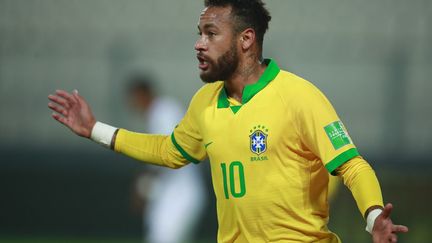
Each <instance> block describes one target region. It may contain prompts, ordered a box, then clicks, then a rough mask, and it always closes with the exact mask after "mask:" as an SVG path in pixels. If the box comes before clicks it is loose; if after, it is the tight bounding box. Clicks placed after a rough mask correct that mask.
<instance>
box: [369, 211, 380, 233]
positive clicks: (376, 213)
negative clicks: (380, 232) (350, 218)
mask: <svg viewBox="0 0 432 243" xmlns="http://www.w3.org/2000/svg"><path fill="white" fill-rule="evenodd" d="M382 211H383V210H382V209H381V208H375V209H373V210H371V211H370V212H369V213H368V215H367V217H366V231H367V232H369V233H370V234H372V229H373V227H374V224H375V220H376V218H377V217H378V216H379V215H380V214H381V213H382Z"/></svg>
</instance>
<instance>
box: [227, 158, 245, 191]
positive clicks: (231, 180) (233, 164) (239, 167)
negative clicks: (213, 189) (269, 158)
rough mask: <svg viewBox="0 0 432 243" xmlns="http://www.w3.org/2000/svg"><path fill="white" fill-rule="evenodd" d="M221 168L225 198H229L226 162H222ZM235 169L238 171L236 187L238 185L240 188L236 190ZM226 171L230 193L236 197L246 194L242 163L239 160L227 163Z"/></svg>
mask: <svg viewBox="0 0 432 243" xmlns="http://www.w3.org/2000/svg"><path fill="white" fill-rule="evenodd" d="M221 168H222V177H223V187H224V193H225V198H226V199H229V192H228V182H227V166H226V164H225V163H222V164H221ZM236 168H237V169H236ZM235 171H237V173H238V182H239V183H240V186H237V188H238V187H240V188H238V189H240V190H239V191H237V190H236V185H235V180H234V176H235ZM228 172H229V189H230V192H231V195H232V196H233V197H236V198H238V197H243V196H244V195H245V194H246V185H245V178H244V169H243V164H242V163H241V162H240V161H233V162H231V164H230V165H229V170H228Z"/></svg>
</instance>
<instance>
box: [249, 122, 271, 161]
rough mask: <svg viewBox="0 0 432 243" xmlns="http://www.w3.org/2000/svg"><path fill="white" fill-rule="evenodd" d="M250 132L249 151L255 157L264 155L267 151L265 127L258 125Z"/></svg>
mask: <svg viewBox="0 0 432 243" xmlns="http://www.w3.org/2000/svg"><path fill="white" fill-rule="evenodd" d="M250 132H251V134H250V135H249V140H250V150H251V151H252V152H253V153H254V154H256V155H260V154H262V153H264V152H265V151H266V150H267V137H268V129H267V128H266V127H265V126H262V125H258V126H254V127H253V129H251V130H250Z"/></svg>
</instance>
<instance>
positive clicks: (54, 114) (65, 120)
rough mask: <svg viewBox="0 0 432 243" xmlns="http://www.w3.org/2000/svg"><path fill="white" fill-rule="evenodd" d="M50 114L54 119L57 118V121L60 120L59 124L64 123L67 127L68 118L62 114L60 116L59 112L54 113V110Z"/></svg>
mask: <svg viewBox="0 0 432 243" xmlns="http://www.w3.org/2000/svg"><path fill="white" fill-rule="evenodd" d="M51 116H52V117H53V118H54V119H55V120H57V121H58V122H60V123H61V124H63V125H65V126H67V127H69V124H68V120H67V119H66V118H65V117H63V116H61V115H60V114H58V113H55V112H53V113H52V114H51Z"/></svg>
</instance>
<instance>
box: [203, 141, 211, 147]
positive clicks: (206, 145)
mask: <svg viewBox="0 0 432 243" xmlns="http://www.w3.org/2000/svg"><path fill="white" fill-rule="evenodd" d="M212 143H213V142H210V143H206V144H204V148H207V147H208V146H209V145H210V144H212Z"/></svg>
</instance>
